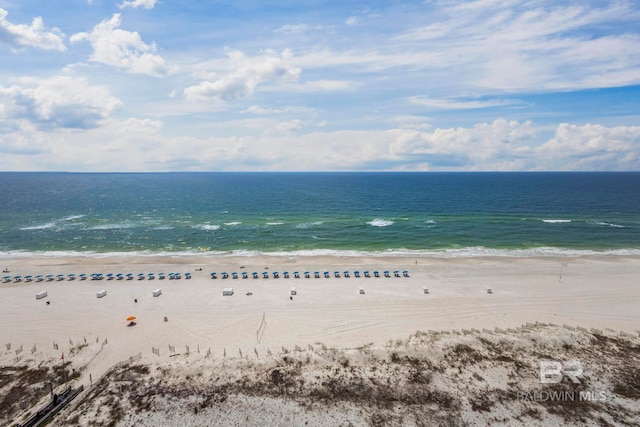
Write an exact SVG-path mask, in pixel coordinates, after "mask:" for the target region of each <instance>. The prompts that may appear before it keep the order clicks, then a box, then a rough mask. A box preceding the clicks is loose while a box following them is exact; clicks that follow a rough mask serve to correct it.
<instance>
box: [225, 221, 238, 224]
mask: <svg viewBox="0 0 640 427" xmlns="http://www.w3.org/2000/svg"><path fill="white" fill-rule="evenodd" d="M240 224H242V221H231V222H225V223H224V225H240Z"/></svg>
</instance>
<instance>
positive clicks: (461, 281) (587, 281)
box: [0, 256, 640, 386]
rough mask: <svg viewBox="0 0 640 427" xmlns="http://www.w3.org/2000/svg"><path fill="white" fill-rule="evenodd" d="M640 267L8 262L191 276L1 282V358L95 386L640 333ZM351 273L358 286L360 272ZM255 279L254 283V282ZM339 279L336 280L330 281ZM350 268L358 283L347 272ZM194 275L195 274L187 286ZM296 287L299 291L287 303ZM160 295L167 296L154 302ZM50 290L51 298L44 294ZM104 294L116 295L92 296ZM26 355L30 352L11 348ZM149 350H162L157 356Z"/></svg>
mask: <svg viewBox="0 0 640 427" xmlns="http://www.w3.org/2000/svg"><path fill="white" fill-rule="evenodd" d="M639 261H640V260H638V259H637V258H634V257H620V256H615V257H613V256H589V257H575V258H552V257H549V258H507V257H501V258H490V257H482V258H455V259H447V258H418V259H415V258H406V257H397V258H391V257H389V258H383V257H380V258H378V257H375V258H374V257H372V258H358V257H353V258H351V257H342V258H333V257H290V258H286V257H267V256H261V257H246V258H240V257H237V258H234V257H213V258H205V257H178V258H170V257H131V258H92V257H87V258H41V259H9V260H4V266H3V267H6V268H8V269H9V270H10V273H9V274H10V275H12V276H13V275H22V276H25V275H38V274H42V275H46V274H54V275H55V274H64V275H67V274H69V273H74V274H80V273H87V274H90V273H93V272H100V273H103V274H107V273H133V274H134V275H137V274H138V273H149V272H154V273H158V272H161V271H162V272H165V274H166V273H169V272H181V273H183V275H182V279H179V280H169V279H165V280H159V279H158V278H155V279H154V280H148V279H145V280H137V279H134V280H115V279H114V280H100V281H93V280H86V281H79V280H75V281H68V280H63V281H51V282H46V281H44V282H29V283H25V282H20V283H14V282H13V281H12V282H10V283H3V284H1V285H0V286H1V287H0V295H1V296H0V298H1V300H2V304H0V318H1V319H2V322H1V323H0V337H2V343H0V344H2V349H1V350H2V351H0V358H1V359H0V362H1V363H2V365H4V366H11V365H17V364H24V363H33V364H37V363H41V362H43V361H47V362H46V363H56V361H60V360H61V357H62V354H64V360H65V361H70V362H72V364H73V366H76V367H77V368H78V369H79V370H80V376H79V378H77V380H76V382H77V383H78V384H84V385H86V386H88V385H89V382H90V380H89V378H90V376H91V379H92V381H93V382H95V381H97V380H98V379H99V378H100V377H101V376H102V375H104V374H105V373H106V372H107V371H108V370H109V369H110V368H112V367H113V366H114V365H116V364H117V363H119V362H121V361H124V360H127V359H128V358H129V357H131V356H134V355H137V354H141V355H142V360H143V361H148V362H150V363H158V362H161V361H165V362H168V361H173V360H174V359H173V358H172V355H175V354H178V353H180V354H184V353H187V347H188V348H189V352H191V353H192V354H200V355H202V356H203V357H204V356H205V355H206V356H207V357H208V358H210V359H212V360H221V359H224V358H234V357H235V358H238V357H239V355H240V354H243V355H244V356H246V355H249V354H251V355H252V356H254V357H255V356H259V355H267V354H273V353H277V352H280V351H282V350H283V348H284V349H287V350H293V349H294V348H295V347H296V346H298V347H299V348H301V349H306V348H308V346H309V345H311V346H312V347H319V346H321V345H324V346H325V347H327V348H335V349H353V348H357V347H361V346H367V345H369V346H383V345H385V343H387V342H389V341H390V340H396V339H401V338H406V337H407V336H409V335H410V334H413V333H415V332H416V331H425V332H426V331H441V330H446V331H451V330H462V329H471V328H474V329H478V330H481V329H482V328H488V329H493V328H496V327H498V328H503V329H507V328H515V327H519V326H521V325H523V324H526V323H535V322H542V323H551V324H555V325H563V324H564V325H571V326H581V327H584V328H586V329H590V328H596V329H599V330H608V331H611V333H614V332H615V333H616V334H617V333H619V332H620V331H625V332H627V333H629V334H635V335H636V336H637V335H638V330H640V310H639V309H638V308H639V307H640V286H638V277H640V262H639ZM356 270H358V271H360V273H361V277H360V278H356V277H354V275H353V272H354V271H356ZM365 270H368V271H370V272H371V273H372V272H373V271H374V270H377V271H379V272H380V273H382V272H383V271H384V270H390V271H394V270H399V271H403V270H408V272H409V277H393V275H392V277H390V278H387V277H379V278H374V277H370V278H365V277H362V276H363V275H362V272H364V271H365ZM211 271H216V272H218V278H217V279H215V280H212V279H211V278H210V272H211ZM223 271H226V272H228V273H231V272H234V271H235V272H238V273H239V274H240V273H242V272H243V271H246V272H249V278H248V279H242V278H241V277H240V278H238V279H232V278H228V279H222V278H221V275H220V273H221V272H223ZM254 271H256V272H258V273H259V278H258V279H253V278H251V273H252V272H254ZM263 271H268V272H271V273H272V272H273V271H278V272H280V278H277V279H274V278H273V276H272V274H270V277H269V278H268V279H264V278H263V277H262V272H263ZM284 271H289V272H290V273H293V271H299V272H300V273H303V272H304V271H309V272H311V273H312V278H304V277H303V278H299V279H295V278H293V275H292V276H291V278H288V279H285V278H283V276H282V272H284ZM315 271H318V272H320V273H321V274H322V273H323V272H324V271H329V272H330V274H331V277H330V278H324V277H323V276H321V277H322V278H313V272H315ZM334 271H340V276H341V277H340V278H335V277H334V276H333V272H334ZM343 271H350V272H351V276H350V277H348V278H347V277H344V275H343V274H342V272H343ZM186 272H188V273H191V276H192V278H191V279H185V277H184V273H186ZM381 276H382V274H381ZM423 286H426V287H428V290H429V293H428V294H425V293H424V292H423ZM226 287H232V288H233V289H234V295H233V296H223V294H222V290H223V288H226ZM291 287H295V288H296V291H297V292H296V295H295V296H293V297H292V298H290V288H291ZM360 287H362V288H363V289H364V294H361V293H360V292H359V288H360ZM486 287H490V288H491V290H492V293H488V292H487V289H486ZM158 288H160V289H162V295H160V296H159V297H154V296H153V295H152V293H153V291H154V290H155V289H158ZM45 290H46V291H47V294H48V295H47V297H46V298H43V299H36V297H35V296H36V294H37V293H38V292H40V291H45ZM100 290H106V291H107V295H106V296H104V297H103V298H97V297H96V293H97V292H99V291H100ZM247 293H251V295H247ZM135 300H137V302H135ZM47 302H49V304H47ZM131 315H133V316H136V318H137V319H136V322H137V324H136V325H135V326H133V327H128V326H127V322H126V321H125V319H126V318H127V317H128V316H131ZM165 317H166V319H167V321H165ZM85 343H86V346H82V345H83V344H85ZM54 345H57V349H55V348H54ZM79 346H81V347H82V348H78V347H79ZM170 346H172V348H174V349H175V350H174V351H170ZM19 347H22V348H23V351H22V352H20V353H19V354H16V352H15V350H16V349H18V348H19ZM74 347H75V348H76V349H75V350H74ZM9 348H10V349H9ZM152 349H158V350H159V353H160V354H159V356H158V355H157V354H154V353H153V352H152ZM174 357H175V356H174Z"/></svg>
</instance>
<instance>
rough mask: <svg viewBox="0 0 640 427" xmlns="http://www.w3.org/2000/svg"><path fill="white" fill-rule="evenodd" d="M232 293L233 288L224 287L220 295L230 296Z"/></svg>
mask: <svg viewBox="0 0 640 427" xmlns="http://www.w3.org/2000/svg"><path fill="white" fill-rule="evenodd" d="M231 295H233V288H224V289H223V290H222V296H231Z"/></svg>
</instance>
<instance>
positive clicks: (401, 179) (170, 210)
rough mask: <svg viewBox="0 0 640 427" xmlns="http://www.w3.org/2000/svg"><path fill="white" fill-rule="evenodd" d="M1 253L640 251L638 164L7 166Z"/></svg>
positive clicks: (0, 199) (2, 176)
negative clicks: (64, 169)
mask: <svg viewBox="0 0 640 427" xmlns="http://www.w3.org/2000/svg"><path fill="white" fill-rule="evenodd" d="M0 184H1V188H2V192H1V193H0V255H1V256H4V257H16V256H30V255H33V254H38V255H52V256H53V255H55V256H61V255H62V256H64V255H74V256H76V255H81V254H87V255H99V254H110V255H113V254H123V253H136V254H173V255H185V254H219V255H225V254H245V255H246V254H249V255H250V254H261V253H281V254H285V255H286V254H319V253H326V254H338V255H340V254H341V255H361V254H370V255H376V254H389V253H393V254H398V255H405V254H406V255H415V254H429V255H434V256H467V255H483V254H489V255H493V254H498V255H500V254H501V255H515V256H518V255H523V256H524V255H536V254H538V255H544V254H557V253H565V254H573V253H575V254H581V253H590V252H594V251H595V252H606V253H616V254H640V173H159V174H155V173H144V174H76V173H74V174H70V173H0Z"/></svg>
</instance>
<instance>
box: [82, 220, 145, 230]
mask: <svg viewBox="0 0 640 427" xmlns="http://www.w3.org/2000/svg"><path fill="white" fill-rule="evenodd" d="M135 227H136V224H135V223H133V222H119V223H118V222H117V223H110V224H101V225H94V226H92V227H87V230H126V229H128V228H135Z"/></svg>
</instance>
